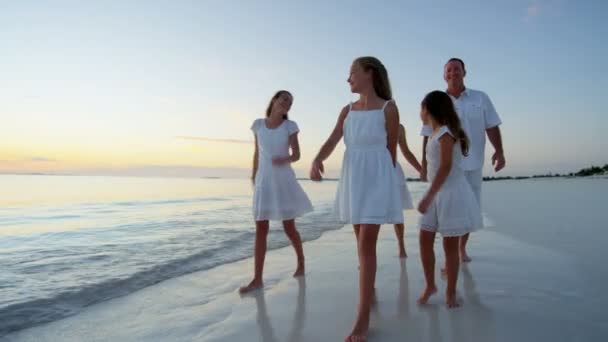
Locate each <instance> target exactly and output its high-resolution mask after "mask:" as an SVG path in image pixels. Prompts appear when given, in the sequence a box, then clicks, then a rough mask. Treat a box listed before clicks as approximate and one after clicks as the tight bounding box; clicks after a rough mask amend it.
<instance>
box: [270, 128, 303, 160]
mask: <svg viewBox="0 0 608 342" xmlns="http://www.w3.org/2000/svg"><path fill="white" fill-rule="evenodd" d="M289 147H291V154H290V155H289V156H287V157H275V158H273V160H272V163H273V164H274V165H284V164H289V163H295V162H297V161H298V160H300V143H299V142H298V133H297V132H296V133H293V134H292V135H290V136H289Z"/></svg>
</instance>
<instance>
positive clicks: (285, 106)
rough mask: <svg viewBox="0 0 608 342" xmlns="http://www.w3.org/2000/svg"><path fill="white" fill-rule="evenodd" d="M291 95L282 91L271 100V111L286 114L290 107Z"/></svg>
mask: <svg viewBox="0 0 608 342" xmlns="http://www.w3.org/2000/svg"><path fill="white" fill-rule="evenodd" d="M292 103H293V97H291V94H289V93H288V92H282V93H280V94H279V96H278V97H277V98H275V99H274V100H273V101H272V111H273V112H278V113H281V114H287V113H288V112H289V110H290V109H291V104H292Z"/></svg>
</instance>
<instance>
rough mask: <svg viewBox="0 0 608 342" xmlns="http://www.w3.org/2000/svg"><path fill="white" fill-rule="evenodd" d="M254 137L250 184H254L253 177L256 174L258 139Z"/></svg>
mask: <svg viewBox="0 0 608 342" xmlns="http://www.w3.org/2000/svg"><path fill="white" fill-rule="evenodd" d="M253 136H254V145H255V151H254V152H253V167H252V168H251V182H252V183H253V184H255V175H256V173H257V172H258V137H257V135H255V134H254V135H253Z"/></svg>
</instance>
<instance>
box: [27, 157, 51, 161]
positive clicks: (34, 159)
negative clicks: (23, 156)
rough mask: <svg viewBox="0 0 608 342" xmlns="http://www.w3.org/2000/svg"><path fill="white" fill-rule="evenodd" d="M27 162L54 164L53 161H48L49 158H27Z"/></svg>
mask: <svg viewBox="0 0 608 342" xmlns="http://www.w3.org/2000/svg"><path fill="white" fill-rule="evenodd" d="M27 161H31V162H55V161H56V160H55V159H50V158H46V157H32V158H29V159H28V160H27Z"/></svg>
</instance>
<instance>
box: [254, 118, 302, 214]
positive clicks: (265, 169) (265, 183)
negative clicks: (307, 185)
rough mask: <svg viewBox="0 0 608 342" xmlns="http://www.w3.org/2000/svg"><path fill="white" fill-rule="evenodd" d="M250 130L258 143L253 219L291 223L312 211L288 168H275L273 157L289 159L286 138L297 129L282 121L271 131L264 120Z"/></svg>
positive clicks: (289, 166) (296, 131) (288, 121)
mask: <svg viewBox="0 0 608 342" xmlns="http://www.w3.org/2000/svg"><path fill="white" fill-rule="evenodd" d="M251 130H252V131H253V132H254V134H255V135H256V138H257V143H258V170H257V173H256V176H255V189H254V194H253V217H254V219H255V220H256V221H264V220H276V221H283V220H290V219H294V218H296V217H299V216H302V215H304V214H306V213H308V212H311V211H312V204H311V203H310V200H309V199H308V196H306V193H305V192H304V190H303V189H302V187H301V186H300V184H299V183H298V181H297V180H296V174H295V172H294V171H293V169H292V168H291V165H290V164H286V165H282V166H275V165H273V164H272V159H273V158H274V157H286V156H288V155H289V137H290V136H291V135H292V134H296V133H298V132H299V129H298V125H297V124H296V123H295V122H293V121H291V120H284V121H283V122H282V123H281V125H279V126H278V127H276V128H273V129H270V128H268V127H267V126H266V120H265V119H257V120H255V121H254V122H253V125H252V126H251Z"/></svg>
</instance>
